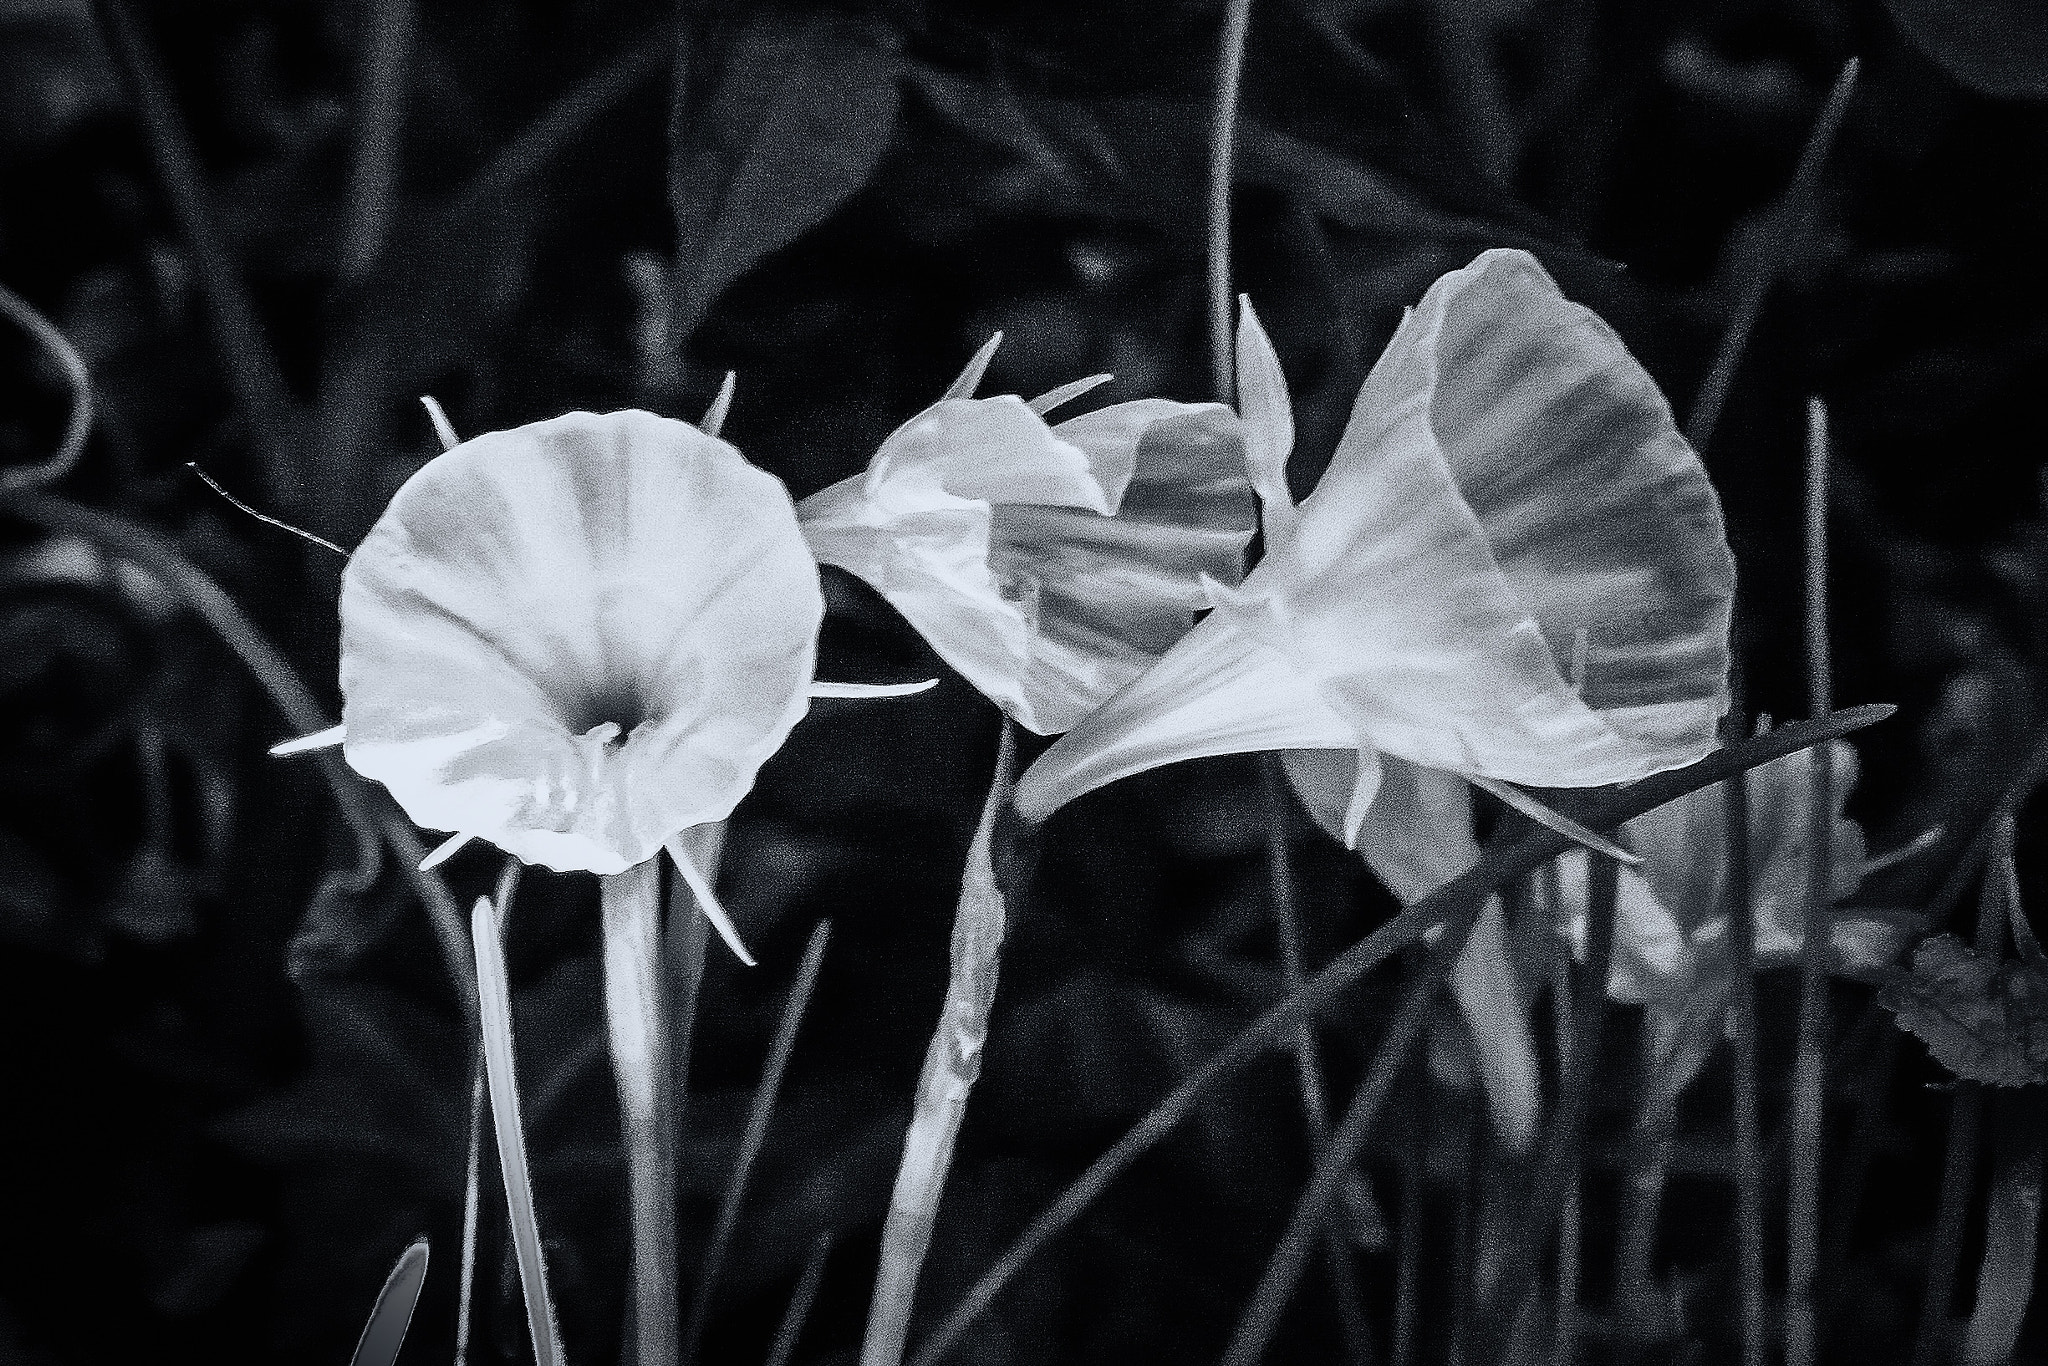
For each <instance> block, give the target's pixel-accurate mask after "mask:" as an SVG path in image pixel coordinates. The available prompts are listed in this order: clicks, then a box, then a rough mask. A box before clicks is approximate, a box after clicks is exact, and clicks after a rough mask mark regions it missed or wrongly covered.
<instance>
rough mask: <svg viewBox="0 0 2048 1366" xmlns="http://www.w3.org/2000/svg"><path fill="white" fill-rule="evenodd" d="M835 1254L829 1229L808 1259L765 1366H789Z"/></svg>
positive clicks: (819, 1236)
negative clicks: (828, 1263) (830, 1259)
mask: <svg viewBox="0 0 2048 1366" xmlns="http://www.w3.org/2000/svg"><path fill="white" fill-rule="evenodd" d="M831 1255H832V1231H831V1230H830V1229H827V1230H826V1231H825V1232H823V1233H820V1234H819V1235H818V1236H817V1239H816V1240H815V1241H813V1242H812V1243H811V1255H810V1256H808V1257H806V1258H805V1259H804V1270H803V1274H802V1275H801V1276H799V1277H798V1278H797V1282H796V1289H795V1290H794V1291H792V1292H791V1293H790V1296H789V1308H788V1309H786V1310H784V1311H783V1314H782V1324H781V1326H780V1327H778V1328H777V1329H776V1330H775V1345H774V1346H772V1347H770V1348H769V1349H768V1360H767V1361H766V1362H765V1363H764V1366H789V1360H790V1358H791V1357H793V1356H795V1355H796V1345H797V1343H798V1341H799V1340H801V1339H802V1337H803V1335H804V1324H806V1323H807V1322H809V1321H810V1317H811V1306H812V1305H813V1304H816V1303H817V1301H818V1287H819V1286H820V1285H822V1284H824V1281H825V1259H826V1258H828V1257H830V1256H831Z"/></svg>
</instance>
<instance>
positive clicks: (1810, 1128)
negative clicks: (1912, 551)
mask: <svg viewBox="0 0 2048 1366" xmlns="http://www.w3.org/2000/svg"><path fill="white" fill-rule="evenodd" d="M1829 459H1830V456H1829V450H1828V412H1827V408H1826V406H1825V405H1824V404H1823V403H1822V402H1821V401H1820V400H1819V399H1817V398H1812V399H1808V400H1807V404H1806V685H1807V696H1808V708H1809V710H1810V711H1811V713H1812V714H1813V715H1815V716H1825V715H1826V714H1827V713H1828V711H1829V710H1830V709H1831V708H1832V706H1833V700H1834V668H1833V661H1832V657H1831V654H1830V651H1829V649H1828V465H1829ZM1834 815H1835V805H1834V751H1833V749H1832V747H1831V746H1828V745H1822V746H1820V747H1819V748H1817V749H1816V750H1814V752H1813V786H1812V791H1811V802H1810V805H1809V807H1808V812H1807V818H1808V828H1807V854H1808V860H1809V861H1808V864H1807V878H1806V921H1805V925H1804V942H1803V943H1802V945H1801V948H1800V951H1799V1052H1798V1056H1797V1057H1796V1058H1795V1060H1794V1062H1793V1069H1792V1117H1791V1142H1792V1150H1791V1186H1790V1191H1789V1194H1788V1195H1787V1197H1786V1201H1787V1209H1786V1214H1785V1223H1786V1256H1785V1366H1813V1360H1814V1352H1815V1346H1816V1344H1815V1341H1814V1335H1815V1332H1816V1326H1815V1323H1814V1306H1813V1286H1814V1277H1815V1274H1816V1271H1817V1269H1818V1262H1819V1251H1820V1166H1821V1145H1822V1141H1823V1139H1824V1138H1825V1137H1826V1132H1825V1131H1826V1122H1827V1114H1826V1087H1827V1042H1828V1041H1827V1024H1828V969H1829V966H1830V964H1829V956H1830V952H1831V948H1832V934H1833V931H1832V930H1831V929H1830V926H1831V924H1832V917H1831V915H1830V912H1831V909H1832V906H1833V902H1834V836H1833V829H1834Z"/></svg>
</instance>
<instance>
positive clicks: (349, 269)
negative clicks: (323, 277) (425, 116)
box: [340, 0, 417, 283]
mask: <svg viewBox="0 0 2048 1366" xmlns="http://www.w3.org/2000/svg"><path fill="white" fill-rule="evenodd" d="M363 28H364V34H363V44H362V54H361V58H360V65H359V72H360V79H359V83H358V84H357V87H356V111H355V113H356V117H355V146H354V149H353V151H354V155H353V159H352V160H351V162H350V165H349V179H348V207H347V209H346V211H345V216H344V218H343V225H342V239H341V269H340V275H341V278H342V279H343V280H344V281H346V282H350V283H353V282H355V281H358V280H361V279H363V278H364V277H365V276H367V275H368V274H369V273H370V268H371V267H372V266H374V265H376V264H377V256H378V254H379V253H380V252H382V251H383V249H384V236H385V233H386V232H387V231H388V230H389V228H390V226H391V209H392V202H393V200H394V199H395V198H396V196H397V192H398V168H399V161H400V158H401V156H402V153H403V143H404V134H405V97H406V93H407V91H408V89H409V88H410V85H411V76H412V46H413V35H414V32H415V30H416V28H417V14H416V11H415V8H414V4H413V0H368V3H366V4H365V5H364V6H363Z"/></svg>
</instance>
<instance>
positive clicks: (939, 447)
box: [866, 395, 1129, 513]
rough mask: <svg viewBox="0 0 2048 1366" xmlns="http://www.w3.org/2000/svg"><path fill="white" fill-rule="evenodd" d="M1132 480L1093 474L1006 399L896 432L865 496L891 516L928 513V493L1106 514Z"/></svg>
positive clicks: (967, 402) (1074, 450) (1082, 456)
mask: <svg viewBox="0 0 2048 1366" xmlns="http://www.w3.org/2000/svg"><path fill="white" fill-rule="evenodd" d="M1119 476H1121V477H1119ZM1128 477H1129V475H1128V473H1127V472H1124V471H1118V470H1115V469H1112V470H1108V471H1098V470H1096V469H1095V468H1094V467H1093V464H1092V462H1091V460H1090V458H1089V456H1088V455H1087V454H1086V453H1085V452H1083V451H1082V450H1081V448H1080V447H1078V446H1076V445H1074V444H1073V443H1071V442H1069V441H1067V440H1065V439H1063V438H1061V437H1058V436H1055V435H1054V434H1053V430H1052V428H1050V427H1048V426H1046V425H1045V420H1044V419H1043V418H1041V417H1039V415H1038V414H1036V413H1034V412H1032V411H1031V409H1030V408H1029V407H1027V406H1026V405H1025V403H1024V400H1023V399H1021V398H1018V397H1016V396H1015V395H1004V396H1003V397H1000V398H952V399H941V400H940V401H939V402H937V403H934V404H933V405H932V406H931V407H929V408H927V409H925V410H924V411H923V412H921V413H919V414H918V415H917V416H916V417H913V418H912V419H910V421H908V422H906V423H904V424H903V425H902V426H901V427H898V428H897V429H896V430H895V431H894V432H891V433H890V434H889V436H888V438H887V439H885V440H884V441H883V442H882V446H881V449H880V450H878V451H876V452H875V458H874V460H873V461H872V462H870V464H869V465H868V471H867V476H866V478H867V483H866V492H867V494H868V496H869V497H870V498H873V499H875V500H876V501H877V502H879V503H881V504H882V505H883V506H885V507H889V508H892V509H898V508H900V509H911V508H917V507H921V506H924V505H925V504H926V503H927V502H928V501H929V499H928V494H927V490H941V491H943V492H945V493H949V494H951V495H953V496H954V497H956V498H966V499H974V500H978V501H981V502H985V503H1046V504H1050V505H1052V506H1055V507H1078V508H1086V509H1088V510H1089V511H1090V512H1100V513H1108V512H1110V511H1112V510H1114V508H1115V506H1116V499H1117V497H1118V496H1119V495H1120V494H1121V493H1122V491H1123V490H1122V480H1123V479H1128ZM1112 489H1114V492H1112V491H1111V490H1112Z"/></svg>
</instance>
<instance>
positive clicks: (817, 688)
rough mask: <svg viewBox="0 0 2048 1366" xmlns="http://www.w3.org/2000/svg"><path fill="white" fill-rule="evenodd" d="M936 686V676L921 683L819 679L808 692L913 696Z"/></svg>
mask: <svg viewBox="0 0 2048 1366" xmlns="http://www.w3.org/2000/svg"><path fill="white" fill-rule="evenodd" d="M938 686H939V680H938V679H936V678H927V679H926V680H924V682H922V683H827V682H825V681H824V680H823V679H819V680H818V681H817V682H815V683H813V684H811V689H810V692H811V696H812V697H850V698H864V697H914V696H916V695H917V694H918V693H921V692H930V691H931V690H932V689H933V688H936V687H938Z"/></svg>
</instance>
